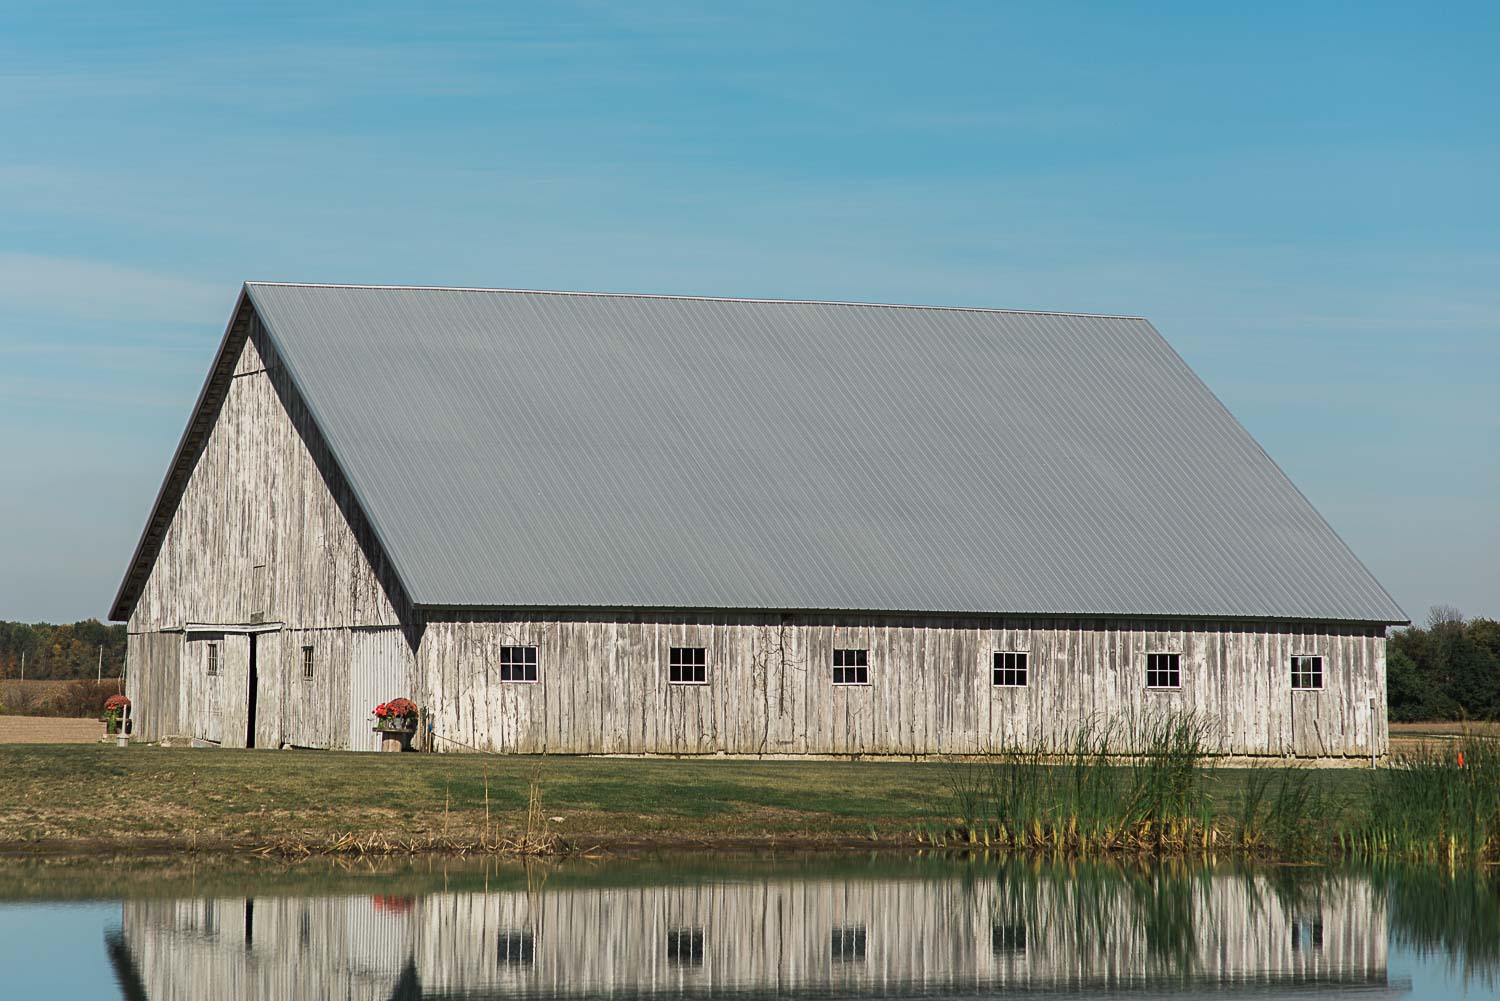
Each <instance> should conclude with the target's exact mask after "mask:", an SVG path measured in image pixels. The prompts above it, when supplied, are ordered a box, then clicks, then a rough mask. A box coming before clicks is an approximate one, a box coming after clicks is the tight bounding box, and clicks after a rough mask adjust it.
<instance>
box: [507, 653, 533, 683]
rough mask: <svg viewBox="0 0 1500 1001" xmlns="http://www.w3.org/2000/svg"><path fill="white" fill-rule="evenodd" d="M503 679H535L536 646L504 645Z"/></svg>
mask: <svg viewBox="0 0 1500 1001" xmlns="http://www.w3.org/2000/svg"><path fill="white" fill-rule="evenodd" d="M500 680H501V681H535V680H536V647H534V646H503V647H501V648H500Z"/></svg>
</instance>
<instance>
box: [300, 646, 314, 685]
mask: <svg viewBox="0 0 1500 1001" xmlns="http://www.w3.org/2000/svg"><path fill="white" fill-rule="evenodd" d="M312 676H313V648H312V647H310V646H305V647H303V648H302V677H303V678H304V679H308V678H311V677H312Z"/></svg>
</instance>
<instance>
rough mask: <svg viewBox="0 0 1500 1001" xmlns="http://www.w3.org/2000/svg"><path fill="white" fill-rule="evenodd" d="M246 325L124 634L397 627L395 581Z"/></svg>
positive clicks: (295, 401) (306, 420)
mask: <svg viewBox="0 0 1500 1001" xmlns="http://www.w3.org/2000/svg"><path fill="white" fill-rule="evenodd" d="M251 326H252V328H254V330H255V332H254V333H252V335H251V336H250V337H249V338H248V339H246V340H245V342H244V344H243V345H242V347H241V350H240V356H239V360H238V362H237V363H236V366H235V374H234V376H233V380H232V382H231V384H230V387H229V390H228V393H227V395H226V397H225V399H224V403H223V405H222V407H221V409H220V411H219V414H218V418H217V420H216V422H215V424H214V427H213V430H212V432H211V433H210V434H209V436H208V439H207V441H206V442H205V443H204V446H203V449H202V451H201V453H200V454H199V455H198V458H197V461H196V463H195V464H194V467H193V472H192V474H191V476H190V477H189V479H188V483H187V486H186V488H185V490H184V492H183V495H182V500H181V501H180V502H179V504H178V506H177V511H176V513H175V515H174V516H173V518H172V523H171V526H170V527H169V528H168V529H167V532H166V536H165V538H164V539H163V541H162V546H161V549H160V552H159V553H158V555H157V557H156V561H155V564H154V565H153V567H152V570H151V573H150V576H149V577H148V579H147V581H146V585H145V588H144V589H143V590H142V592H141V596H140V600H139V601H138V602H137V604H136V607H135V610H134V612H133V614H132V615H131V617H130V631H131V632H152V631H156V630H162V629H173V628H181V627H182V625H183V624H184V623H188V622H202V623H247V622H252V621H256V619H257V617H258V618H261V619H264V620H265V621H268V622H285V623H287V624H288V625H289V626H293V627H296V628H302V629H311V628H345V627H349V626H395V625H400V624H401V622H402V619H401V615H400V612H404V611H405V604H404V600H403V599H402V598H401V597H400V592H399V588H398V587H397V586H396V584H395V578H394V575H393V573H392V572H391V569H390V567H389V566H388V565H387V564H386V563H385V561H384V559H383V558H382V557H381V556H380V553H379V548H378V546H377V545H376V544H375V540H374V536H373V534H372V533H371V532H370V531H369V529H368V527H367V526H366V525H365V524H364V523H363V519H362V518H361V517H360V516H359V514H358V511H357V507H356V505H355V503H354V500H353V497H352V495H351V494H350V492H349V490H348V487H347V485H346V484H345V483H344V481H343V478H342V477H341V476H339V475H338V472H337V469H336V467H335V466H334V464H333V461H332V458H331V456H330V455H329V453H328V450H327V447H326V445H324V443H323V441H322V438H321V436H320V435H319V434H318V433H317V430H316V428H315V427H314V426H313V423H312V420H311V418H310V417H309V416H308V413H307V410H306V408H305V406H303V404H302V402H301V399H300V397H299V396H298V395H297V393H296V391H295V389H294V388H293V387H292V386H291V384H290V382H289V380H288V378H287V376H286V372H285V369H283V368H282V367H281V366H280V365H279V364H277V362H276V361H275V357H274V355H273V354H272V353H271V351H270V349H269V347H268V346H266V345H265V344H264V342H263V340H262V339H261V335H260V333H259V330H258V328H257V327H255V325H254V324H252V325H251Z"/></svg>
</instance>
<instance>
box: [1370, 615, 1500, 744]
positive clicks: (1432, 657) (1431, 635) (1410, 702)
mask: <svg viewBox="0 0 1500 1001" xmlns="http://www.w3.org/2000/svg"><path fill="white" fill-rule="evenodd" d="M1385 669H1386V706H1387V709H1388V712H1389V714H1390V718H1391V719H1392V720H1395V721H1397V722H1416V721H1428V720H1458V719H1471V720H1500V622H1497V621H1495V620H1494V619H1484V618H1477V619H1465V618H1464V617H1463V616H1462V615H1460V614H1459V613H1458V612H1457V610H1455V609H1452V608H1448V607H1446V606H1439V607H1437V608H1434V609H1433V610H1432V612H1431V614H1430V615H1428V617H1427V625H1426V627H1425V628H1423V627H1421V626H1412V627H1411V628H1409V629H1397V630H1395V631H1393V632H1392V633H1391V634H1390V639H1389V642H1388V643H1387V644H1386V654H1385Z"/></svg>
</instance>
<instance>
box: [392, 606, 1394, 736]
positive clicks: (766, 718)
mask: <svg viewBox="0 0 1500 1001" xmlns="http://www.w3.org/2000/svg"><path fill="white" fill-rule="evenodd" d="M506 645H515V646H535V647H537V648H538V660H539V680H538V682H537V683H535V684H525V683H506V682H501V681H500V680H499V675H500V671H499V662H500V648H501V647H502V646H506ZM673 646H702V647H706V648H707V649H708V658H709V671H710V678H709V684H707V685H704V686H685V685H672V684H669V683H668V681H667V657H668V648H669V647H673ZM842 647H850V648H863V649H867V650H868V651H869V662H870V677H871V684H870V685H869V686H868V687H842V686H839V687H836V686H834V685H833V684H832V678H831V674H832V667H831V664H832V656H833V651H834V649H835V648H842ZM1005 650H1013V651H1024V652H1027V653H1028V654H1029V655H1030V679H1029V681H1030V683H1029V684H1028V685H1027V687H1025V688H997V687H995V686H993V685H992V684H991V674H990V668H991V665H992V657H993V654H994V652H996V651H1005ZM1148 652H1175V653H1178V654H1180V655H1181V668H1182V687H1181V689H1180V690H1177V691H1156V690H1147V688H1146V687H1145V659H1146V654H1147V653H1148ZM1294 653H1307V654H1319V655H1321V656H1322V657H1323V658H1324V667H1323V671H1324V676H1325V688H1324V690H1322V691H1320V692H1304V691H1296V692H1294V691H1293V690H1292V689H1291V679H1290V666H1289V658H1290V657H1291V656H1292V655H1293V654H1294ZM418 672H419V677H420V680H421V684H422V689H421V690H422V694H423V697H424V698H425V699H426V700H427V702H428V704H429V705H430V706H431V708H432V710H433V712H434V713H435V724H436V727H437V732H438V734H439V735H441V736H443V737H445V738H447V739H448V741H451V743H442V744H441V746H444V747H448V748H462V747H465V746H467V747H473V748H479V749H484V750H496V751H516V752H550V753H666V754H709V753H715V752H720V751H723V752H728V753H734V754H982V753H986V752H992V751H995V750H997V749H1000V748H1004V747H1007V746H1015V745H1018V744H1019V745H1026V746H1031V745H1034V744H1037V743H1040V744H1043V745H1046V746H1048V747H1052V748H1055V749H1062V748H1063V747H1065V746H1066V744H1067V742H1068V738H1069V734H1070V732H1071V731H1073V730H1074V728H1075V727H1076V726H1077V724H1078V723H1079V722H1080V721H1081V720H1083V719H1086V718H1089V717H1098V718H1111V719H1126V718H1129V717H1132V716H1134V717H1136V718H1142V717H1145V716H1148V715H1151V714H1157V713H1162V712H1168V711H1193V712H1196V713H1198V714H1199V715H1200V716H1201V717H1202V718H1203V719H1204V720H1205V721H1206V722H1207V723H1208V725H1209V727H1210V734H1209V739H1210V741H1211V743H1212V744H1213V746H1214V747H1215V749H1217V750H1220V751H1222V752H1224V753H1229V754H1272V755H1283V754H1297V755H1302V756H1310V757H1337V756H1368V755H1369V753H1370V750H1371V748H1372V746H1373V747H1374V749H1375V751H1376V752H1377V753H1384V751H1385V747H1386V726H1385V718H1384V712H1383V711H1381V710H1377V711H1374V712H1372V711H1371V709H1370V707H1369V697H1370V696H1371V695H1372V694H1373V695H1375V696H1376V697H1377V699H1378V705H1379V706H1381V707H1383V706H1384V696H1385V641H1384V638H1383V633H1382V632H1381V631H1380V630H1378V629H1375V628H1372V627H1367V626H1336V625H1320V626H1319V625H1292V624H1286V625H1280V626H1277V625H1245V624H1236V623H1214V622H1194V623H1191V624H1190V627H1189V624H1185V623H1181V622H1147V621H1124V620H1059V619H1021V618H1014V619H1012V618H1005V619H983V620H981V619H939V618H899V619H898V618H891V617H857V616H851V617H842V618H832V617H817V616H781V615H761V616H756V615H744V616H708V615H702V616H700V615H691V614H684V615H649V616H647V615H639V616H636V615H628V614H627V615H618V616H613V617H591V616H581V615H571V614H555V615H541V614H537V613H526V614H519V613H518V614H515V615H505V614H496V615H493V616H482V615H453V616H450V617H445V618H437V617H434V616H429V617H428V621H427V623H426V627H425V632H424V635H423V638H422V643H421V647H420V649H419V652H418ZM1372 725H1373V728H1372Z"/></svg>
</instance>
